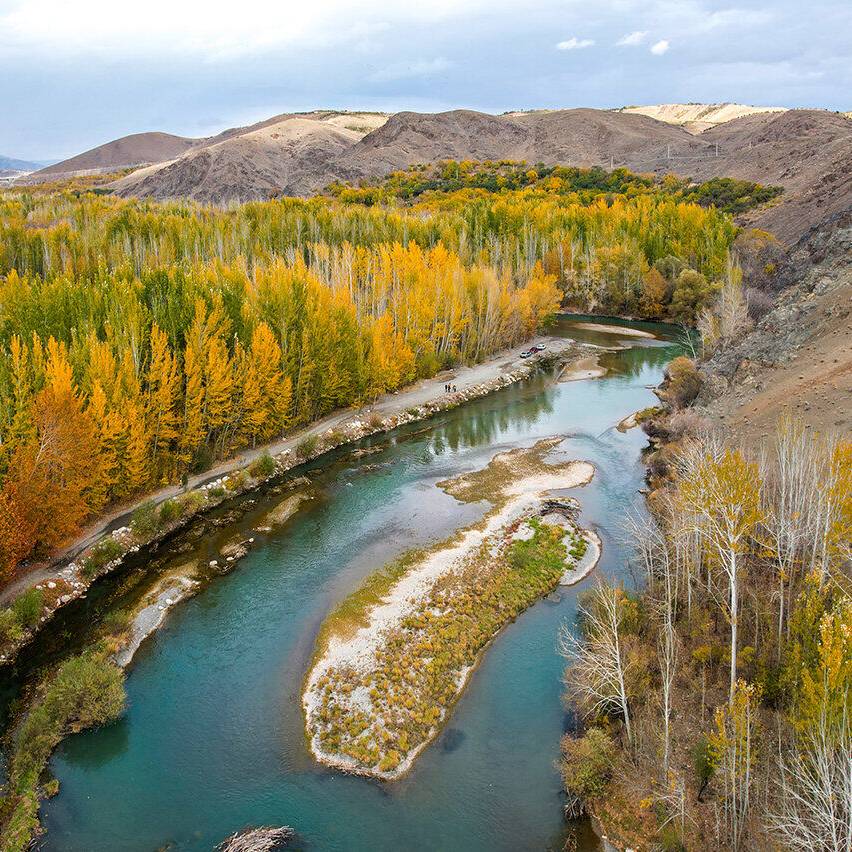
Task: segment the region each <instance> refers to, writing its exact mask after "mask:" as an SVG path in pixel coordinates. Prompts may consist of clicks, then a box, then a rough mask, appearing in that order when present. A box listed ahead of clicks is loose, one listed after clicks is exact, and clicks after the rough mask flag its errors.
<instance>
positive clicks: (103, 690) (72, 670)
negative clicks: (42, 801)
mask: <svg viewBox="0 0 852 852" xmlns="http://www.w3.org/2000/svg"><path fill="white" fill-rule="evenodd" d="M124 697H125V696H124V674H123V672H122V671H121V669H119V668H118V667H117V666H116V665H115V664H114V663H112V662H110V661H109V659H108V658H107V657H105V656H104V655H102V654H95V653H92V652H87V653H84V654H81V655H80V656H77V657H71V658H70V659H68V660H66V661H65V662H64V663H63V664H62V665H61V666H60V667H59V669H58V671H57V672H56V675H55V677H54V678H53V679H52V680H51V681H50V683H49V685H48V687H47V690H46V692H45V695H44V698H43V699H42V700H41V701H40V702H39V703H38V704H36V705H35V706H34V707H33V709H32V710H31V711H30V713H29V715H28V716H27V718H26V719H25V720H24V723H23V724H22V725H21V729H20V732H19V735H18V737H17V741H16V744H15V749H14V753H13V756H12V767H11V773H10V777H11V779H12V782H13V784H14V787H15V789H16V792H18V793H19V794H24V793H26V792H27V791H28V788H31V787H34V786H35V784H36V783H37V782H38V777H39V775H40V774H41V772H42V770H43V769H44V767H45V765H46V764H47V760H48V758H49V757H50V753H51V752H52V751H53V749H54V748H56V745H57V744H58V743H59V741H60V740H61V739H62V737H63V736H65V734H67V733H70V732H73V731H81V730H83V729H84V728H90V727H92V726H93V725H100V724H105V723H107V722H111V721H112V720H113V719H115V718H116V717H117V716H118V715H119V714H120V713H121V712H122V710H123V709H124Z"/></svg>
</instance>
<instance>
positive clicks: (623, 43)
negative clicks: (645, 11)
mask: <svg viewBox="0 0 852 852" xmlns="http://www.w3.org/2000/svg"><path fill="white" fill-rule="evenodd" d="M647 35H648V30H634V31H633V32H632V33H628V34H627V35H626V36H622V37H621V38H620V39H619V40H618V41H617V42H616V44H617V45H618V46H619V47H633V46H635V45H637V44H642V42H643V41H645V38H646V36H647Z"/></svg>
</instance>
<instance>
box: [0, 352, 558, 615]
mask: <svg viewBox="0 0 852 852" xmlns="http://www.w3.org/2000/svg"><path fill="white" fill-rule="evenodd" d="M567 342H568V341H567V340H566V339H565V338H561V337H549V336H539V337H536V338H534V339H533V340H531V341H528V342H527V343H526V344H524V345H523V346H520V347H516V348H514V349H509V350H504V351H502V352H499V353H497V354H496V355H494V356H493V357H492V358H489V359H488V360H486V361H483V362H482V363H480V364H476V365H474V366H472V367H464V366H462V367H457V368H454V369H452V370H446V371H444V372H442V373H439V374H438V375H436V376H434V377H433V378H431V379H423V380H422V381H419V382H416V383H415V384H413V385H409V386H408V387H406V388H403V389H402V390H400V391H397V392H396V393H389V394H385V395H384V396H381V397H379V399H378V400H376V402H375V404H374V405H371V406H364V407H362V408H358V409H356V408H345V409H340V410H338V411H335V412H333V413H332V414H329V415H328V416H327V417H324V418H323V419H322V420H317V421H316V422H314V423H312V424H311V425H310V426H306V427H305V428H304V429H300V430H299V431H298V432H294V433H291V434H289V435H288V436H287V437H286V438H282V439H281V440H280V441H276V442H274V443H272V444H265V445H263V446H261V447H256V448H254V449H252V450H243V451H242V452H241V453H239V454H238V455H236V456H234V457H233V458H230V459H227V460H225V461H223V462H220V463H218V464H217V465H215V466H214V467H211V468H210V469H208V470H206V471H204V472H203V473H199V474H196V475H195V476H191V477H190V478H189V480H188V482H187V485H186V490H188V491H189V490H192V489H194V488H197V487H198V486H200V485H203V484H204V483H205V482H210V481H212V480H214V479H218V478H219V477H221V476H225V475H227V474H229V473H232V472H234V471H235V470H239V469H240V468H244V467H247V466H248V465H250V464H251V463H252V461H254V460H255V459H257V458H259V457H260V456H262V455H263V454H264V453H266V452H268V453H269V454H270V455H273V456H274V455H278V454H279V453H282V452H284V451H285V450H288V449H289V450H293V449H295V448H296V447H297V446H298V444H299V443H300V442H302V441H304V440H305V438H307V437H309V436H311V435H320V434H322V433H323V432H327V431H328V430H329V429H334V428H336V427H338V426H341V425H342V424H343V423H346V422H347V421H349V420H351V419H352V418H353V416H354V415H357V414H359V413H360V414H361V415H362V416H366V417H369V416H370V415H372V414H379V415H381V416H382V417H388V416H391V415H394V414H400V413H402V412H403V411H405V410H406V409H408V408H416V407H417V406H421V405H425V404H426V403H429V402H432V401H434V400H437V399H440V398H441V397H442V396H445V395H446V391H445V390H444V385H445V384H447V383H450V384H451V385H453V386H455V388H456V389H457V390H458V391H460V392H461V391H463V390H464V389H466V388H469V387H471V386H473V385H479V384H482V383H484V382H488V381H491V380H493V379H496V378H498V377H499V376H501V375H503V374H504V373H508V372H511V371H512V370H514V369H516V368H517V367H519V366H521V365H522V364H524V363H525V361H524V360H523V359H521V357H520V356H521V352H523V351H524V350H525V349H527V348H529V346H531V345H533V344H542V345H544V346H545V347H547V348H548V349H551V348H559V349H561V348H563V347H564V346H565V344H566V343H567ZM183 490H184V489H183V488H182V487H181V486H180V485H169V486H167V487H165V488H161V489H160V490H159V491H155V492H153V493H150V494H147V495H146V496H145V497H144V498H143V499H141V500H139V501H137V502H136V503H134V504H132V505H129V506H128V505H125V506H121V507H118V508H116V509H114V510H113V511H112V512H110V513H108V514H106V515H102V516H101V517H99V518H98V519H97V520H96V521H95V522H93V523H92V524H90V525H89V526H88V527H86V528H85V529H84V530H83V531H82V532H81V533H80V535H79V536H78V537H77V538H76V539H74V541H72V542H70V543H69V544H67V545H65V546H64V547H63V548H61V549H60V550H58V551H57V552H56V553H55V554H54V555H53V558H52V560H51V562H50V563H49V564H45V563H40V564H34V565H31V566H28V567H27V568H25V569H24V570H23V571H21V572H20V573H19V574H18V575H17V576H15V577H13V578H12V580H10V582H9V583H8V584H7V585H6V586H5V587H4V588H3V589H2V590H0V604H7V603H9V602H10V601H12V600H14V598H16V597H17V596H18V595H19V594H21V593H22V592H24V591H26V590H27V589H28V588H30V587H31V586H34V585H36V584H37V583H42V582H45V581H47V580H50V579H52V578H53V577H55V576H56V574H57V571H58V569H59V568H60V567H62V565H63V564H65V563H67V562H68V561H69V560H71V559H73V558H74V557H75V556H77V555H78V554H79V553H81V552H82V551H84V550H85V549H86V548H87V547H90V546H91V545H92V544H94V543H95V542H96V541H97V540H98V539H99V538H100V537H101V536H102V535H103V534H104V533H106V532H109V531H110V530H113V529H117V528H118V527H122V526H127V525H128V524H129V523H130V518H131V516H132V514H133V512H134V510H135V509H136V508H137V507H138V506H139V505H141V503H143V502H147V501H148V500H153V501H154V502H155V503H161V502H163V501H164V500H168V499H169V498H170V497H175V496H177V495H178V494H180V493H181V492H182V491H183Z"/></svg>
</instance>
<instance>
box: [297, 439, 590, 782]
mask: <svg viewBox="0 0 852 852" xmlns="http://www.w3.org/2000/svg"><path fill="white" fill-rule="evenodd" d="M560 440H561V439H560V438H553V439H547V440H544V441H540V442H538V443H537V444H536V445H535V446H534V447H532V448H529V449H519V450H513V451H510V452H506V453H501V454H498V455H497V456H495V458H494V459H492V461H491V462H490V464H489V465H488V466H487V467H486V468H484V469H483V470H480V471H475V472H473V473H470V474H464V475H462V476H460V477H457V478H455V479H453V480H448V481H446V482H443V483H440V487H442V488H443V489H444V490H446V491H447V492H448V493H450V494H452V495H453V496H455V497H456V498H458V499H460V500H464V501H470V502H478V501H480V500H487V501H488V502H490V503H491V504H492V508H491V510H490V511H489V512H488V513H487V514H486V516H485V517H484V518H483V520H482V521H480V522H479V523H477V524H475V525H474V526H472V527H470V528H466V529H462V530H459V531H458V533H457V534H456V535H455V536H453V537H452V538H451V539H450V540H448V541H445V542H441V543H439V544H438V545H436V546H434V547H432V548H430V549H429V550H427V551H414V552H411V553H408V554H405V555H404V556H403V557H402V558H400V559H399V560H397V561H396V562H394V563H393V564H392V565H390V566H387V567H386V568H385V569H383V570H381V571H378V572H376V573H375V574H373V575H371V576H370V577H369V578H368V580H367V582H366V583H365V584H364V586H363V587H362V588H361V589H359V590H358V591H357V592H355V593H354V594H353V595H352V596H350V597H349V598H347V599H346V600H345V601H343V602H342V603H341V604H340V606H339V607H338V608H337V610H336V611H334V612H332V613H331V614H330V615H329V617H328V618H327V620H326V622H325V624H324V625H323V628H322V630H321V631H320V636H319V639H318V643H317V652H316V654H315V662H314V665H313V667H312V670H311V672H310V673H309V675H308V679H307V683H306V688H305V693H304V698H303V703H304V706H305V714H306V726H307V734H308V738H309V740H310V743H311V748H312V750H313V752H314V755H315V756H316V757H317V758H318V759H319V760H321V761H322V762H324V763H328V764H330V765H333V766H337V767H339V768H342V769H345V770H348V771H354V772H358V773H361V774H366V775H372V776H376V777H379V778H384V779H392V778H397V777H399V775H401V774H402V773H403V772H405V771H407V770H408V769H409V768H410V767H411V765H412V762H413V761H414V759H415V758H416V756H417V755H418V753H419V752H420V751H421V750H422V749H423V747H424V746H426V745H427V744H428V743H429V742H430V741H431V740H432V739H433V738H434V737H435V736H436V734H437V733H438V731H439V729H440V725H441V723H442V722H443V721H445V719H446V717H447V715H448V713H449V712H450V710H451V708H452V706H453V704H454V703H455V701H456V700H457V698H458V696H459V695H460V693H461V691H462V689H463V688H464V686H465V684H466V682H467V679H468V676H469V673H470V672H471V670H472V669H473V667H474V666H475V665H476V664H477V662H478V660H479V657H480V654H481V653H482V651H483V649H484V648H485V647H486V645H487V644H488V643H489V642H490V641H491V640H492V639H493V638H494V636H495V635H496V634H497V633H498V632H499V631H500V630H501V629H502V628H503V627H504V626H505V625H506V624H507V623H508V622H509V621H512V620H514V619H515V618H516V617H517V616H518V615H519V614H520V613H521V612H523V611H524V610H525V609H527V608H528V607H529V606H531V605H532V604H533V603H535V602H536V601H537V600H539V599H540V598H541V597H543V596H544V595H547V594H549V593H550V592H552V591H553V590H554V589H555V588H556V587H557V586H558V585H559V583H560V581H562V580H563V577H565V576H566V575H569V576H571V575H572V568H574V567H575V566H577V565H578V564H579V562H580V560H582V558H583V556H584V555H585V552H586V547H587V538H586V536H587V535H588V534H584V533H583V531H581V530H580V529H579V527H578V526H577V524H576V522H575V520H574V519H573V517H572V512H571V510H570V508H567V507H563V508H562V509H561V511H556V512H554V510H553V507H552V506H549V505H548V503H547V501H546V500H545V499H544V496H545V493H546V492H547V491H548V490H550V489H553V488H566V487H571V486H573V485H580V484H584V483H585V482H587V481H588V480H589V479H590V478H591V475H592V468H591V465H589V464H587V463H582V462H567V463H565V462H562V463H551V462H548V461H547V460H546V456H547V454H548V453H549V452H550V451H551V450H553V449H554V447H555V446H557V445H558V444H559V442H560ZM591 567H593V564H591V565H589V566H588V567H587V570H586V572H585V573H588V570H590V568H591ZM582 576H585V574H583V575H578V576H576V577H575V576H571V579H570V582H576V581H577V580H579V579H582Z"/></svg>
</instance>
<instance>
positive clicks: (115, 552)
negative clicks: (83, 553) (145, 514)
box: [83, 513, 135, 580]
mask: <svg viewBox="0 0 852 852" xmlns="http://www.w3.org/2000/svg"><path fill="white" fill-rule="evenodd" d="M134 515H135V513H134ZM131 523H132V522H131ZM122 553H124V548H123V547H122V546H121V545H120V544H119V543H118V542H117V541H116V540H115V539H114V538H112V537H111V536H107V537H106V538H104V539H101V540H100V541H99V542H98V543H97V544H96V545H95V546H94V547H93V548H92V550H91V551H90V553H89V555H88V556H87V557H86V559H84V560H83V576H84V577H87V578H88V579H90V580H91V579H92V577H94V576H95V575H96V574H97V573H98V571H100V570H101V569H102V568H103V567H104V565H107V564H109V563H110V562H112V560H113V559H118V557H119V556H121V554H122Z"/></svg>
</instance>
